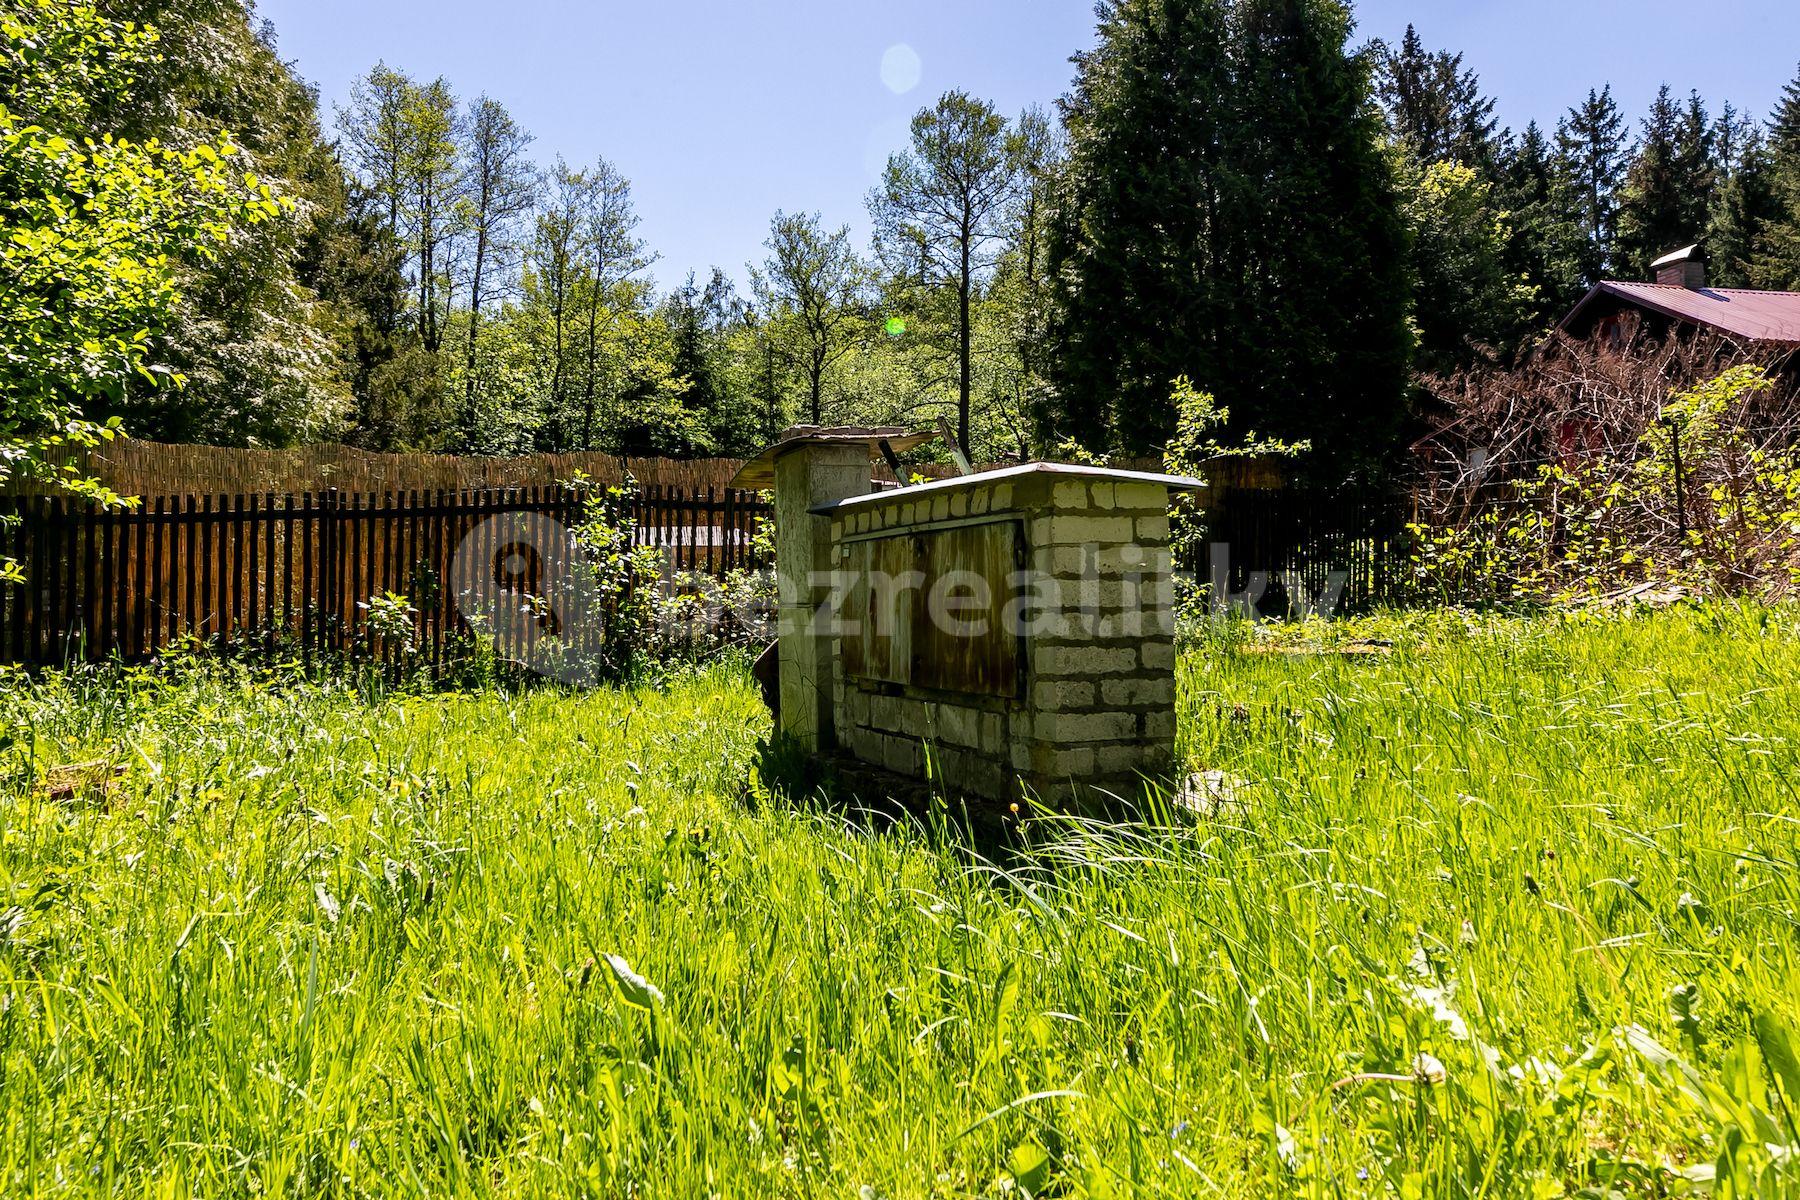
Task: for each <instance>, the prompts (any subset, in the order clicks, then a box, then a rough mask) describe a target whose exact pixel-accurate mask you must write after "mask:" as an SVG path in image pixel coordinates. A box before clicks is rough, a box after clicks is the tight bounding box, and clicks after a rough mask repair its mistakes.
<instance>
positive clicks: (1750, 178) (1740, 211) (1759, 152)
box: [1706, 104, 1775, 288]
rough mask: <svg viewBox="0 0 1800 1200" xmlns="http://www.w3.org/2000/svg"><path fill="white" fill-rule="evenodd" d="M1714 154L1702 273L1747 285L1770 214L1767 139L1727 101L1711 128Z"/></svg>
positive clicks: (1720, 283) (1721, 282) (1718, 283)
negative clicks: (1714, 178) (1706, 259)
mask: <svg viewBox="0 0 1800 1200" xmlns="http://www.w3.org/2000/svg"><path fill="white" fill-rule="evenodd" d="M1713 156H1714V165H1713V170H1714V173H1715V175H1716V176H1717V178H1718V181H1719V182H1718V186H1717V187H1716V188H1715V189H1714V191H1713V201H1712V209H1711V211H1710V212H1709V213H1708V215H1707V227H1706V251H1707V256H1708V257H1709V258H1710V259H1711V264H1710V266H1709V267H1708V272H1707V273H1708V276H1709V279H1710V281H1711V283H1712V284H1713V286H1715V287H1732V288H1742V287H1750V286H1752V285H1753V283H1754V276H1755V259H1756V245H1757V241H1758V238H1759V236H1760V234H1761V232H1762V230H1763V228H1764V227H1765V226H1766V225H1767V224H1768V222H1769V220H1770V219H1771V217H1772V215H1773V211H1772V210H1773V206H1774V199H1775V197H1774V192H1773V190H1772V188H1771V184H1770V179H1769V148H1768V143H1767V142H1766V141H1765V140H1764V138H1763V132H1762V129H1761V128H1760V127H1759V126H1758V125H1757V123H1756V122H1755V121H1753V120H1750V119H1749V118H1747V117H1744V116H1742V115H1741V114H1739V113H1738V112H1737V110H1736V109H1734V108H1733V107H1732V106H1731V105H1729V104H1727V105H1726V106H1725V110H1724V112H1723V113H1721V114H1720V116H1719V123H1718V125H1717V126H1716V127H1715V128H1714V131H1713Z"/></svg>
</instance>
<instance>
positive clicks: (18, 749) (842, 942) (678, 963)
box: [0, 606, 1800, 1200]
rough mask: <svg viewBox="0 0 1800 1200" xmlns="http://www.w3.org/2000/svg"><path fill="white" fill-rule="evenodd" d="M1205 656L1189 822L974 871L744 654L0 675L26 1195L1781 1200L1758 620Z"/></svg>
mask: <svg viewBox="0 0 1800 1200" xmlns="http://www.w3.org/2000/svg"><path fill="white" fill-rule="evenodd" d="M1206 636H1207V637H1208V638H1209V639H1214V638H1216V640H1209V641H1206V642H1203V643H1201V644H1198V645H1196V646H1194V647H1193V648H1191V649H1190V650H1189V652H1188V653H1187V654H1185V655H1184V656H1183V658H1182V660H1181V664H1180V668H1179V682H1180V686H1181V700H1180V715H1181V725H1180V739H1181V743H1180V745H1181V752H1182V753H1183V754H1184V755H1185V756H1186V758H1187V759H1188V761H1190V762H1191V763H1193V764H1194V765H1195V766H1196V767H1206V768H1209V769H1213V770H1215V771H1217V772H1218V773H1219V775H1220V776H1221V783H1220V791H1219V794H1218V796H1217V797H1216V799H1215V803H1214V804H1213V806H1212V809H1211V811H1210V815H1204V816H1202V815H1196V814H1185V815H1181V816H1171V815H1168V814H1164V815H1161V816H1152V817H1151V818H1150V819H1147V820H1145V821H1142V822H1138V823H1133V824H1122V825H1106V824H1101V823H1096V822H1093V821H1071V820H1065V819H1061V818H1058V817H1055V816H1053V815H1049V814H1043V813H1038V812H1034V811H1032V810H1030V809H1029V808H1027V810H1026V812H1025V813H1024V814H1023V815H1022V816H1021V817H1019V818H1016V825H1015V830H1016V845H1015V846H1014V847H1012V848H1010V849H1009V850H1008V851H1007V852H1006V853H1005V854H1004V856H1001V855H999V854H995V855H993V856H991V857H982V856H980V855H979V854H976V853H974V852H972V851H971V850H970V849H969V848H968V847H967V846H966V845H964V844H962V843H960V842H958V841H957V840H955V839H954V838H953V837H951V836H949V835H948V834H947V833H946V832H945V831H944V830H942V829H941V828H939V829H933V828H932V827H930V826H929V825H927V824H924V823H914V822H901V823H899V824H895V825H879V824H877V825H872V826H862V825H852V824H849V823H848V822H847V819H846V816H845V814H844V813H843V812H840V811H837V810H825V809H823V808H820V807H816V806H814V805H812V804H810V803H807V802H789V798H786V797H781V796H777V795H771V794H769V793H767V792H765V791H763V790H762V785H761V784H760V782H759V781H758V780H757V779H756V777H755V775H754V773H753V768H752V765H751V764H752V762H753V760H754V759H755V756H756V742H757V740H758V738H759V737H760V736H761V735H762V734H764V733H765V732H766V731H767V716H766V714H765V713H764V712H763V710H762V708H761V705H760V702H759V701H758V700H757V698H756V695H755V691H754V689H753V687H752V686H751V685H750V682H749V680H748V679H747V678H746V677H745V676H744V675H743V674H742V673H741V671H740V670H738V669H735V668H732V669H713V670H710V671H707V672H704V673H699V674H682V675H677V676H675V677H672V678H670V679H669V680H667V681H666V682H665V683H664V684H663V686H661V687H659V688H655V689H647V688H636V689H623V688H620V689H613V688H603V689H597V690H595V691H592V692H589V693H585V694H581V695H572V694H569V693H566V692H561V691H537V692H532V693H527V694H522V695H514V694H508V693H506V692H502V691H498V690H489V691H483V692H479V693H476V694H470V695H456V696H441V697H430V698H425V697H416V696H397V697H393V698H390V699H388V700H387V701H385V702H382V703H378V704H367V703H359V702H358V700H357V698H356V697H355V696H354V695H353V694H351V693H350V692H348V691H347V690H344V689H342V688H339V687H337V686H334V685H309V684H305V683H303V682H301V681H299V680H297V679H292V678H288V677H285V676H278V677H276V678H274V679H265V680H257V679H255V678H253V677H252V676H250V675H248V674H247V673H244V672H241V671H238V670H234V669H230V668H217V669H213V670H210V671H206V672H197V671H193V670H189V669H165V670H161V671H157V672H142V673H129V674H125V675H123V676H107V675H88V674H80V675H71V676H53V677H50V678H47V679H44V680H41V681H38V682H31V681H26V680H22V679H16V678H15V679H11V680H9V681H7V684H6V689H7V690H6V692H5V695H4V699H5V705H4V707H5V711H6V712H7V713H8V714H9V721H8V727H7V728H8V737H7V741H6V744H5V749H4V751H0V889H4V891H3V894H4V896H5V903H4V904H0V979H3V980H4V981H5V982H4V983H0V1111H5V1112H7V1113H8V1114H10V1115H11V1119H12V1121H13V1126H12V1134H11V1136H9V1137H7V1138H6V1139H4V1140H3V1141H0V1172H3V1173H4V1175H3V1178H4V1179H5V1187H6V1190H7V1191H8V1193H9V1194H19V1195H31V1194H35V1193H37V1192H50V1191H56V1192H58V1193H74V1194H94V1195H101V1194H117V1193H120V1192H129V1193H133V1194H140V1193H149V1192H165V1191H167V1192H174V1193H178V1194H183V1195H194V1196H214V1195H218V1196H225V1195H230V1196H241V1195H245V1194H249V1193H252V1192H254V1193H256V1194H260V1195H276V1194H284V1195H285V1194H295V1193H301V1192H304V1193H307V1194H313V1195H321V1196H358V1195H371V1196H388V1195H396V1196H397V1195H402V1194H406V1195H416V1194H418V1193H420V1192H422V1191H426V1190H429V1191H430V1192H431V1193H433V1194H442V1195H522V1194H531V1195H541V1196H594V1195H619V1196H624V1195H633V1194H650V1193H655V1194H659V1195H664V1194H666V1195H683V1196H685V1195H707V1194H710V1193H712V1192H714V1191H718V1192H720V1193H721V1194H733V1195H735V1194H743V1195H754V1196H763V1195H769V1196H776V1195H782V1196H786V1195H798V1194H816V1195H820V1196H852V1197H854V1196H858V1195H873V1196H884V1197H894V1198H896V1200H898V1198H902V1197H906V1198H910V1197H919V1198H924V1197H927V1196H945V1195H970V1196H974V1195H981V1196H990V1195H991V1196H1006V1195H1020V1194H1023V1193H1029V1194H1032V1195H1038V1196H1068V1197H1102V1196H1112V1197H1127V1196H1152V1195H1153V1196H1171V1197H1176V1196H1208V1197H1216V1196H1225V1197H1231V1198H1237V1197H1243V1198H1246V1200H1247V1198H1249V1197H1257V1198H1261V1197H1268V1196H1339V1195H1343V1196H1387V1195H1399V1196H1414V1197H1420V1198H1421V1200H1440V1198H1442V1200H1451V1198H1455V1200H1466V1198H1469V1197H1473V1196H1508V1197H1513V1196H1519V1197H1553V1196H1566V1197H1578V1196H1589V1197H1600V1196H1608V1195H1613V1194H1616V1195H1624V1196H1645V1197H1649V1196H1678V1195H1684V1194H1685V1195H1699V1194H1704V1189H1705V1187H1706V1185H1707V1184H1708V1182H1709V1180H1708V1178H1707V1177H1708V1176H1709V1175H1710V1176H1711V1179H1710V1184H1711V1191H1712V1194H1713V1195H1716V1196H1723V1195H1736V1196H1764V1197H1779V1196H1785V1195H1790V1194H1792V1193H1793V1191H1794V1187H1795V1183H1796V1181H1795V1179H1794V1177H1793V1171H1794V1168H1795V1159H1794V1155H1793V1153H1792V1150H1791V1148H1792V1147H1793V1146H1794V1145H1795V1143H1796V1140H1797V1138H1796V1133H1795V1130H1794V1126H1793V1114H1794V1113H1795V1112H1796V1111H1797V1110H1796V1108H1795V1103H1796V1101H1800V1086H1797V1085H1800V1070H1797V1068H1796V1066H1795V1044H1794V1038H1795V1035H1796V1032H1797V1031H1800V956H1797V954H1796V950H1795V945H1794V940H1793V936H1792V935H1793V922H1792V917H1791V915H1790V914H1791V913H1792V911H1793V910H1794V909H1795V908H1796V906H1800V866H1797V865H1796V863H1795V861H1794V856H1793V852H1792V845H1791V842H1792V839H1791V836H1790V835H1789V833H1788V832H1787V831H1788V830H1790V829H1791V828H1792V826H1793V822H1794V821H1795V820H1796V819H1797V818H1800V811H1797V810H1796V806H1795V800H1794V798H1793V796H1792V795H1791V794H1790V793H1789V790H1788V787H1787V781H1788V780H1789V779H1791V778H1792V776H1793V774H1794V772H1795V771H1796V770H1797V769H1800V760H1797V757H1796V756H1797V753H1800V751H1797V750H1796V742H1795V739H1794V736H1793V733H1794V730H1795V728H1796V726H1797V725H1800V703H1797V701H1796V694H1795V690H1794V688H1793V687H1792V686H1791V685H1790V681H1791V680H1792V679H1793V678H1794V677H1795V675H1796V673H1797V672H1800V623H1797V620H1796V614H1795V612H1794V611H1793V610H1791V609H1785V608H1783V609H1765V608H1756V607H1742V608H1739V607H1732V606H1705V607H1693V608H1686V609H1678V610H1675V611H1670V612H1664V613H1660V614H1645V615H1634V616H1612V617H1605V618H1599V617H1593V616H1588V617H1583V618H1581V619H1574V618H1570V619H1551V620H1540V621H1519V620H1504V619H1487V618H1473V617H1470V616H1467V615H1466V614H1456V613H1419V614H1409V615H1406V616H1388V617H1382V618H1378V619H1374V620H1370V621H1367V622H1362V623H1356V624H1351V625H1324V624H1318V623H1315V624H1306V625H1296V626H1289V627H1283V628H1270V627H1262V628H1259V629H1257V630H1253V631H1249V632H1247V633H1245V632H1241V631H1240V632H1237V633H1226V632H1224V631H1218V632H1214V631H1213V630H1212V629H1211V627H1208V631H1207V633H1206ZM1375 643H1381V644H1384V645H1385V646H1386V647H1387V649H1386V652H1385V653H1367V652H1364V653H1361V654H1350V653H1345V652H1343V651H1345V650H1346V649H1347V648H1350V647H1353V646H1355V645H1362V646H1364V647H1365V648H1366V647H1367V646H1368V645H1371V644H1375ZM1733 1189H1735V1190H1733Z"/></svg>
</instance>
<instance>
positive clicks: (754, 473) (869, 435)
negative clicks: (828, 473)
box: [730, 425, 938, 491]
mask: <svg viewBox="0 0 1800 1200" xmlns="http://www.w3.org/2000/svg"><path fill="white" fill-rule="evenodd" d="M937 437H938V434H937V432H936V431H935V430H931V429H908V428H907V427H905V426H903V425H795V426H793V427H792V428H790V429H788V430H787V431H786V432H785V433H783V434H782V435H781V440H780V441H778V442H776V443H775V444H774V445H773V446H770V447H769V448H768V449H766V450H764V451H763V452H762V453H761V454H758V455H757V456H756V457H755V458H753V459H751V460H750V461H749V462H747V463H745V464H744V465H743V466H741V467H739V468H738V473H737V474H736V475H735V476H734V477H733V478H732V480H731V484H730V486H731V487H734V488H743V489H745V490H747V491H766V490H767V489H769V488H772V487H774V486H775V460H776V459H778V458H780V457H781V456H782V455H783V454H786V453H787V452H788V451H790V450H794V449H798V448H799V447H801V446H817V445H822V444H825V443H830V442H843V443H861V444H862V445H865V446H867V447H868V448H869V461H870V462H872V463H873V462H879V461H880V460H881V457H882V455H881V443H883V442H886V443H887V444H888V448H889V449H890V450H892V451H893V452H894V453H896V454H899V453H901V452H903V451H906V450H911V449H913V448H915V447H917V446H923V445H924V444H925V443H927V442H931V441H935V440H937Z"/></svg>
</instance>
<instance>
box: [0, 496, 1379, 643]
mask: <svg viewBox="0 0 1800 1200" xmlns="http://www.w3.org/2000/svg"><path fill="white" fill-rule="evenodd" d="M586 503H587V495H586V494H585V493H583V492H582V491H580V490H577V489H572V488H567V487H564V486H562V485H560V484H556V485H547V484H531V485H521V486H508V487H489V488H478V489H468V490H463V491H449V490H447V489H441V488H440V489H436V490H434V491H422V490H418V489H409V490H407V491H401V492H386V493H381V494H379V495H377V494H366V493H348V492H342V491H339V490H337V489H335V488H334V489H327V490H326V491H324V492H320V493H317V494H315V493H312V492H306V493H303V494H300V495H297V496H296V495H291V494H288V495H279V494H277V493H272V492H264V493H237V494H217V495H216V494H212V493H207V494H204V495H182V496H156V497H147V498H144V499H143V500H142V502H141V504H140V506H139V507H138V508H136V509H132V510H111V511H109V510H104V509H101V508H98V507H96V506H94V505H91V504H89V503H87V502H86V501H76V500H73V499H71V498H69V497H62V496H48V497H46V496H17V497H11V498H0V517H5V518H7V519H8V521H9V524H8V525H7V527H6V528H5V530H4V531H3V533H0V538H3V540H0V547H3V548H5V549H6V551H7V552H8V553H10V554H12V555H14V556H16V557H17V558H18V561H19V563H20V565H21V567H22V568H23V569H24V570H25V571H26V572H27V581H26V583H25V584H24V585H23V586H21V587H16V588H13V589H11V590H10V591H9V592H8V593H7V594H5V595H4V596H0V658H4V659H7V660H10V661H15V662H20V663H24V664H27V665H46V664H54V663H61V662H64V661H68V660H70V659H71V658H72V657H76V656H85V657H88V658H100V657H105V656H109V655H115V654H116V655H117V656H119V657H120V658H122V659H126V660H139V661H142V660H147V659H151V658H154V657H155V656H156V655H158V654H159V653H161V652H163V651H164V650H165V649H167V648H168V647H169V646H171V645H173V644H175V643H177V642H178V641H180V640H181V639H183V638H185V637H193V638H195V639H197V640H198V641H200V642H202V643H208V644H229V643H233V642H236V641H241V640H244V639H246V638H252V639H255V640H257V641H259V642H261V643H263V644H268V645H276V644H279V643H280V642H281V641H282V639H285V638H294V639H296V640H297V641H298V642H299V650H300V653H301V655H302V657H303V658H304V659H305V660H306V661H308V662H310V661H311V660H312V658H313V657H314V656H315V655H317V654H318V653H320V652H323V651H350V650H354V649H355V648H356V647H357V640H358V638H359V637H362V636H364V635H365V634H366V632H367V614H366V612H365V611H364V610H362V609H361V608H359V607H358V605H359V603H363V602H367V600H368V599H369V598H370V597H371V596H378V595H381V594H382V593H384V592H394V593H397V594H400V595H405V596H407V597H408V598H409V599H410V600H412V602H413V603H414V605H415V606H416V607H417V608H418V609H419V612H420V617H419V626H420V628H419V637H420V643H419V644H420V647H421V651H422V652H424V653H428V654H429V660H430V665H431V668H432V670H433V672H434V674H436V675H437V676H438V677H439V678H441V677H442V672H443V670H444V668H445V665H446V659H447V657H448V656H449V653H450V647H451V644H452V642H453V639H454V637H455V635H456V633H457V631H458V630H459V628H462V624H461V623H462V622H464V621H465V620H466V618H467V617H468V616H469V614H467V613H464V612H463V611H462V610H461V607H460V603H459V602H460V597H459V595H458V591H459V584H461V585H474V591H475V595H476V596H477V597H478V598H479V599H480V600H481V601H482V602H483V604H484V605H486V606H488V611H485V612H483V614H482V616H483V617H484V618H485V619H486V620H488V621H489V622H491V629H490V630H489V632H490V633H491V635H492V637H493V638H494V643H495V650H496V653H498V654H499V655H500V656H501V657H504V658H508V659H512V660H515V661H516V660H521V659H526V658H529V657H530V654H531V651H532V648H533V647H534V645H535V644H536V642H537V640H538V639H539V637H541V636H543V635H544V634H545V632H546V631H554V630H556V629H557V628H558V626H557V623H556V622H555V621H545V620H543V619H541V618H539V617H538V616H536V615H535V614H534V612H532V611H528V610H527V605H526V604H525V597H526V596H527V595H528V594H530V595H536V594H540V593H541V592H543V591H544V590H545V588H546V587H547V586H548V580H547V577H546V576H545V574H544V572H545V568H546V566H547V565H548V564H549V563H550V562H553V561H554V556H555V555H556V554H559V553H561V552H562V548H561V547H536V548H535V550H536V551H537V553H536V554H535V555H533V554H530V553H526V554H522V555H517V556H515V554H514V553H513V550H514V549H515V548H514V547H512V546H510V545H509V544H503V543H502V541H501V538H502V536H503V535H506V536H512V535H511V534H509V533H508V532H507V529H506V528H503V525H502V520H501V518H503V517H504V514H507V513H530V514H535V515H536V516H538V517H541V518H544V520H543V521H542V522H541V527H543V528H546V529H561V530H563V531H564V532H565V533H566V532H567V531H571V530H573V529H574V528H576V527H577V526H578V525H579V524H580V522H581V521H582V519H583V517H584V515H585V507H586ZM616 508H617V510H618V517H619V519H621V520H627V521H629V522H630V523H631V524H630V541H631V543H632V544H633V545H634V546H653V547H655V548H656V550H657V552H658V553H659V554H660V555H661V556H662V557H663V559H664V561H665V562H667V563H668V565H669V566H670V567H671V568H673V569H676V570H683V571H696V572H697V571H706V572H709V573H712V574H714V575H718V574H723V573H724V572H727V571H731V570H735V569H739V568H742V567H746V566H757V565H760V564H757V563H755V562H754V555H753V554H752V553H751V549H750V546H751V539H752V536H753V534H754V530H755V529H756V527H757V525H758V524H759V523H760V522H761V521H763V520H765V519H767V512H768V505H767V504H766V503H765V502H763V501H762V500H761V499H760V498H758V497H756V496H754V495H753V494H749V493H739V492H738V491H737V490H736V489H730V488H727V489H719V488H717V487H706V488H703V489H692V490H683V489H680V488H675V487H669V486H666V485H661V484H656V485H652V486H649V487H647V488H645V489H644V490H643V491H642V492H641V493H640V494H639V495H637V496H635V497H632V498H630V499H628V500H627V501H625V502H624V503H623V504H619V505H617V506H616ZM558 536H562V534H559V535H558ZM1345 544H1346V545H1348V544H1349V543H1345ZM523 549H525V550H530V549H534V548H531V547H524V548H523ZM459 551H463V552H465V565H466V566H467V567H468V568H469V569H470V570H471V571H473V572H476V573H478V574H477V577H475V578H471V579H463V580H459V579H458V578H457V577H456V573H455V571H456V563H457V558H458V552H459ZM480 572H486V575H485V576H482V575H479V573H480ZM1373 586H1374V585H1373V583H1372V582H1371V584H1370V585H1368V587H1366V588H1365V589H1364V590H1370V589H1372V588H1373ZM565 632H568V633H571V634H574V635H577V636H580V635H582V634H583V633H585V632H589V631H577V630H568V631H565Z"/></svg>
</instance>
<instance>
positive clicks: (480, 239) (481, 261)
mask: <svg viewBox="0 0 1800 1200" xmlns="http://www.w3.org/2000/svg"><path fill="white" fill-rule="evenodd" d="M486 206H487V200H486V198H485V196H484V197H483V200H482V207H483V210H484V211H483V214H482V217H481V228H480V231H479V232H478V233H477V234H476V235H475V273H474V275H473V277H472V278H471V279H470V280H469V351H468V354H467V355H466V356H465V358H464V360H463V391H464V396H463V431H464V438H465V439H466V438H467V436H468V433H469V431H471V430H473V429H474V428H475V344H476V337H477V335H478V334H479V333H480V331H481V269H482V267H483V266H484V265H485V262H486V259H487V244H488V233H487V215H486V212H485V209H486Z"/></svg>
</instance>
